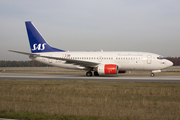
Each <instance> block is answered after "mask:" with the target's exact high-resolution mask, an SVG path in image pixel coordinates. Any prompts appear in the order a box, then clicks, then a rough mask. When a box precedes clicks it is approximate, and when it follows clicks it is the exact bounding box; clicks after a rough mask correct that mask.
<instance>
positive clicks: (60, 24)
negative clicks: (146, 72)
mask: <svg viewBox="0 0 180 120" xmlns="http://www.w3.org/2000/svg"><path fill="white" fill-rule="evenodd" d="M25 21H32V22H33V24H34V25H35V26H36V28H37V29H38V30H39V31H40V33H41V34H42V36H43V37H44V38H45V39H46V41H48V43H49V44H50V45H51V46H53V47H56V48H59V49H63V50H69V51H100V50H101V49H103V50H104V51H144V52H152V53H157V54H160V55H163V56H180V1H179V0H0V41H1V43H0V60H30V59H29V58H28V56H25V55H21V54H16V53H11V52H9V51H8V50H18V51H24V52H30V47H29V42H28V37H27V32H26V28H25V23H24V22H25Z"/></svg>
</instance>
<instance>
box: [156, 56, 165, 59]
mask: <svg viewBox="0 0 180 120" xmlns="http://www.w3.org/2000/svg"><path fill="white" fill-rule="evenodd" d="M157 59H159V60H162V59H165V57H163V56H159V57H157Z"/></svg>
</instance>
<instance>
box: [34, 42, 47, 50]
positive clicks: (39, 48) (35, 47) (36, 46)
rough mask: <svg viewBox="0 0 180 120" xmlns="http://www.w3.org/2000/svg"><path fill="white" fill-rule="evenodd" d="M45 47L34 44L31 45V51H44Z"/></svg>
mask: <svg viewBox="0 0 180 120" xmlns="http://www.w3.org/2000/svg"><path fill="white" fill-rule="evenodd" d="M45 45H46V43H43V44H34V45H33V49H32V50H33V51H34V50H44V49H45Z"/></svg>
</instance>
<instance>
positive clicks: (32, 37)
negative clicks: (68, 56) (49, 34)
mask: <svg viewBox="0 0 180 120" xmlns="http://www.w3.org/2000/svg"><path fill="white" fill-rule="evenodd" d="M25 24H26V29H27V34H28V38H29V44H30V48H31V52H32V53H40V52H65V51H64V50H60V49H57V48H54V47H51V46H50V45H49V44H48V43H47V42H46V41H45V39H44V38H43V37H42V36H41V34H40V33H39V32H38V30H37V29H36V28H35V27H34V25H33V24H32V23H31V22H30V21H26V22H25Z"/></svg>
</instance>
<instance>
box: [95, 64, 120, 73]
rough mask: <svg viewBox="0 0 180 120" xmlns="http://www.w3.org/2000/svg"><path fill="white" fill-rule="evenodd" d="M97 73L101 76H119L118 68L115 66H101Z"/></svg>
mask: <svg viewBox="0 0 180 120" xmlns="http://www.w3.org/2000/svg"><path fill="white" fill-rule="evenodd" d="M97 71H98V73H99V74H117V73H118V66H117V65H115V64H101V65H99V66H98V68H97Z"/></svg>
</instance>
